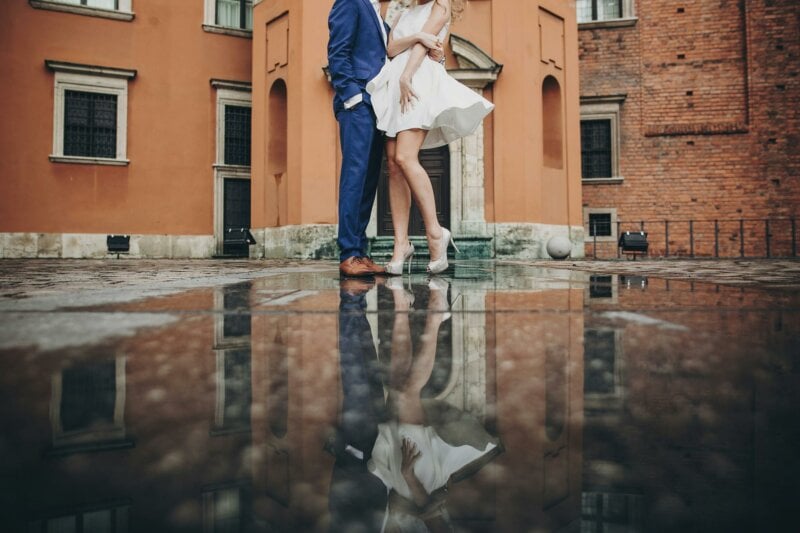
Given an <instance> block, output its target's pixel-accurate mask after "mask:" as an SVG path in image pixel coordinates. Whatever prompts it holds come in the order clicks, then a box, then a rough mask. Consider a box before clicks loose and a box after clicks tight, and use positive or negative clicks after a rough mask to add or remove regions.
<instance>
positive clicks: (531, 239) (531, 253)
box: [488, 222, 584, 259]
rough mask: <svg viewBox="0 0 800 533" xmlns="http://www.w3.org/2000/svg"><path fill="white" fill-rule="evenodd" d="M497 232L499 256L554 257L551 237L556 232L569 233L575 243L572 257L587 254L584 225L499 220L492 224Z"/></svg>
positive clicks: (496, 251) (496, 243)
mask: <svg viewBox="0 0 800 533" xmlns="http://www.w3.org/2000/svg"><path fill="white" fill-rule="evenodd" d="M488 226H489V231H490V232H492V233H494V250H495V257H496V258H497V259H550V256H549V255H548V254H547V241H548V240H550V238H551V237H555V236H556V235H563V236H564V237H567V238H568V239H569V241H570V242H571V243H572V252H571V254H570V257H571V258H573V259H579V258H582V257H584V242H583V239H584V229H583V227H582V226H560V225H554V224H531V223H519V222H517V223H497V224H489V225H488Z"/></svg>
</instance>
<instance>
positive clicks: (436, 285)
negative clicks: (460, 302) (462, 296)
mask: <svg viewBox="0 0 800 533" xmlns="http://www.w3.org/2000/svg"><path fill="white" fill-rule="evenodd" d="M428 289H429V290H430V291H431V293H433V292H440V294H442V296H443V297H444V298H445V307H444V308H443V309H430V307H429V308H428V311H429V312H434V313H441V315H442V322H444V321H445V320H447V319H449V318H450V317H451V316H452V314H451V313H450V306H449V305H447V304H446V302H447V292H448V291H449V290H450V284H449V283H448V282H447V281H446V280H443V279H442V278H431V279H429V280H428Z"/></svg>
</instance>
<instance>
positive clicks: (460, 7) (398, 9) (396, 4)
mask: <svg viewBox="0 0 800 533" xmlns="http://www.w3.org/2000/svg"><path fill="white" fill-rule="evenodd" d="M430 1H431V2H437V3H438V2H439V0H430ZM418 3H419V0H392V1H391V2H390V3H389V8H388V9H387V10H386V23H387V24H388V25H389V26H392V27H394V25H395V23H396V22H397V21H398V20H400V16H401V15H402V14H403V12H405V11H406V10H408V9H411V8H412V7H414V6H416V5H417V4H418ZM466 4H467V0H450V18H451V20H459V19H460V18H461V14H462V13H463V12H464V8H465V7H466ZM440 5H441V4H440Z"/></svg>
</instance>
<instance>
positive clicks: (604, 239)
mask: <svg viewBox="0 0 800 533" xmlns="http://www.w3.org/2000/svg"><path fill="white" fill-rule="evenodd" d="M617 240H618V239H617V238H616V237H614V236H613V235H612V236H611V237H609V236H608V235H604V236H602V237H600V236H599V235H598V236H597V242H617ZM583 242H584V243H586V244H591V243H593V242H595V241H594V237H584V238H583Z"/></svg>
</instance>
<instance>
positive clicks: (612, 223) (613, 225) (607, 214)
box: [583, 207, 617, 242]
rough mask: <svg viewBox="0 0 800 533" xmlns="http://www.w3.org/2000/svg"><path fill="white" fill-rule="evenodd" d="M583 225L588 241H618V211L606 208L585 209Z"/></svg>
mask: <svg viewBox="0 0 800 533" xmlns="http://www.w3.org/2000/svg"><path fill="white" fill-rule="evenodd" d="M583 225H584V227H585V228H586V241H595V240H597V241H598V242H602V241H614V242H616V240H617V210H616V209H614V208H606V207H584V208H583Z"/></svg>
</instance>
